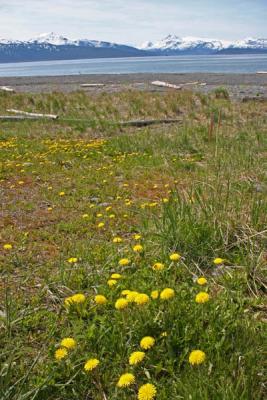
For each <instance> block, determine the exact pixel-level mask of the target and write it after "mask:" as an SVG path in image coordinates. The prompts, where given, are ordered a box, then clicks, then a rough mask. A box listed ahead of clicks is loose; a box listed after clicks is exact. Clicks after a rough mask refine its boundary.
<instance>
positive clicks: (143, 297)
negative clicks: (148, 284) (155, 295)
mask: <svg viewBox="0 0 267 400" xmlns="http://www.w3.org/2000/svg"><path fill="white" fill-rule="evenodd" d="M134 302H135V303H136V304H137V305H138V306H143V305H144V304H147V303H148V302H149V297H148V295H147V294H145V293H138V294H137V295H136V296H135V299H134Z"/></svg>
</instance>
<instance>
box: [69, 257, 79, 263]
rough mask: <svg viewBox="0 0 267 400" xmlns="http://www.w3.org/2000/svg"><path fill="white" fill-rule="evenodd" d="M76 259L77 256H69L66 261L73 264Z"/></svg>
mask: <svg viewBox="0 0 267 400" xmlns="http://www.w3.org/2000/svg"><path fill="white" fill-rule="evenodd" d="M77 261H78V258H77V257H70V258H68V263H70V264H75V263H76V262H77Z"/></svg>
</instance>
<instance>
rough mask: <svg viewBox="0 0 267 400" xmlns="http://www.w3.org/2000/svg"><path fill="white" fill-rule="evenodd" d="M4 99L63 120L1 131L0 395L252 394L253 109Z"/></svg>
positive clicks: (259, 378)
mask: <svg viewBox="0 0 267 400" xmlns="http://www.w3.org/2000/svg"><path fill="white" fill-rule="evenodd" d="M7 108H18V109H23V110H26V111H40V112H49V113H58V114H59V115H60V117H61V119H60V120H58V121H36V122H35V121H31V122H28V121H26V122H20V123H15V122H13V123H11V122H9V123H7V122H5V123H1V125H0V149H1V150H0V160H1V175H0V182H1V192H0V193H1V205H2V207H1V221H0V224H1V234H0V244H1V255H0V262H1V283H0V290H1V296H0V301H1V306H0V329H1V337H0V340H1V346H0V347H1V350H0V352H1V355H0V360H1V373H0V399H1V400H4V399H5V400H26V399H27V400H28V399H32V400H33V399H35V400H37V399H38V400H50V399H51V400H52V399H53V400H74V399H76V400H81V399H84V400H100V399H101V400H115V399H116V400H126V399H127V400H130V399H133V400H134V399H139V400H152V399H154V398H155V399H157V400H173V399H185V400H189V399H190V400H199V399H201V400H251V399H254V400H256V399H257V400H259V399H264V398H266V397H265V396H266V371H265V370H264V348H266V346H265V344H266V342H265V340H264V338H265V337H266V328H264V326H265V325H264V322H266V305H265V303H264V294H265V295H266V285H267V282H266V264H267V252H266V237H267V230H266V215H267V213H266V211H267V202H266V194H267V183H266V178H267V175H266V173H267V172H266V160H267V157H266V155H267V135H266V133H267V104H266V103H264V102H263V103H256V102H247V103H232V102H231V101H230V100H228V99H227V96H226V94H225V92H224V91H223V90H221V91H220V90H217V92H216V93H214V94H211V95H209V96H203V95H198V94H193V93H190V92H179V93H177V92H166V93H144V92H143V93H141V92H138V91H125V92H122V93H116V94H99V95H91V96H87V95H86V94H84V93H82V92H76V93H72V94H62V93H54V94H36V95H30V94H15V95H14V94H5V93H4V94H0V114H2V115H3V114H6V109H7ZM177 117H178V118H181V123H180V124H172V125H155V126H153V127H149V128H139V129H137V128H129V127H128V128H121V127H119V126H118V121H121V120H124V121H127V120H131V119H148V118H177ZM174 254H177V255H176V256H173V255H174ZM122 260H123V261H122ZM113 274H115V275H113ZM199 278H205V279H199ZM165 289H168V290H165ZM96 295H101V296H104V297H95V296H96ZM73 296H74V297H73ZM118 299H119V301H118ZM147 337H148V338H147ZM64 338H65V339H66V338H69V339H68V340H64V341H63V342H62V340H63V339H64ZM143 338H146V339H145V340H142V339H143ZM71 339H73V340H71ZM195 350H200V351H199V352H197V353H195V352H194V351H195ZM135 352H139V353H137V354H136V353H135ZM192 352H193V353H192ZM133 353H134V354H133ZM88 360H91V361H90V362H88ZM125 373H128V374H130V375H126V376H123V377H122V378H121V379H120V377H121V376H122V375H123V374H125ZM147 384H148V386H147ZM143 385H146V386H143ZM140 388H141V389H140Z"/></svg>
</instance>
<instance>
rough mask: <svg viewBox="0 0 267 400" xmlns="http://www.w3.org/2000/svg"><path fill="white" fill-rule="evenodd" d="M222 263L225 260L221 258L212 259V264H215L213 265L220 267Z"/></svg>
mask: <svg viewBox="0 0 267 400" xmlns="http://www.w3.org/2000/svg"><path fill="white" fill-rule="evenodd" d="M224 261H225V260H224V259H223V258H214V260H213V264H215V265H220V264H223V263H224Z"/></svg>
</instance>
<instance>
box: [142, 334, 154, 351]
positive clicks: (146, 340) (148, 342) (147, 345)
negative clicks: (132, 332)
mask: <svg viewBox="0 0 267 400" xmlns="http://www.w3.org/2000/svg"><path fill="white" fill-rule="evenodd" d="M154 344H155V339H154V338H153V337H152V336H145V337H143V339H142V340H141V342H140V347H141V349H143V350H149V349H151V347H153V346H154Z"/></svg>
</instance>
